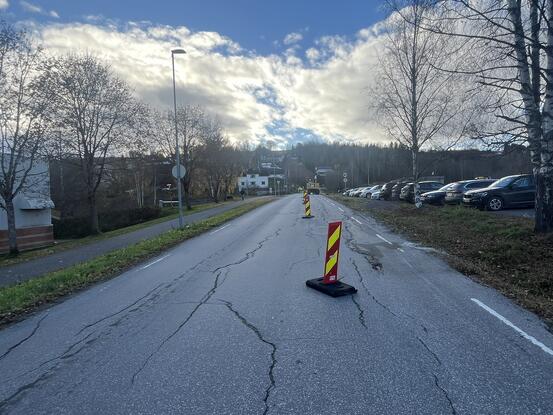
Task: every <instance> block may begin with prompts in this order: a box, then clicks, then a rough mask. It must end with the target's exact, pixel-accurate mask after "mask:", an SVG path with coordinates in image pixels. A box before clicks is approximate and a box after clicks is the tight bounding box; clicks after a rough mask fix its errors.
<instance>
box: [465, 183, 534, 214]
mask: <svg viewBox="0 0 553 415" xmlns="http://www.w3.org/2000/svg"><path fill="white" fill-rule="evenodd" d="M535 197H536V185H535V184H534V176H532V175H531V174H519V175H516V176H507V177H503V178H501V179H499V180H497V181H495V182H494V183H493V184H491V185H490V186H489V187H486V188H484V189H478V190H471V191H469V192H467V193H465V195H464V196H463V205H465V206H475V207H478V208H480V209H488V210H494V211H495V210H501V209H503V208H510V207H523V206H524V207H525V206H532V205H533V204H534V199H535Z"/></svg>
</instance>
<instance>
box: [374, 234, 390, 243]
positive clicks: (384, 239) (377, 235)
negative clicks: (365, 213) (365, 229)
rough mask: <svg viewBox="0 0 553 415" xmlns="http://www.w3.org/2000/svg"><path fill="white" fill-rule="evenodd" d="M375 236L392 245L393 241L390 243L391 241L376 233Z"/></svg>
mask: <svg viewBox="0 0 553 415" xmlns="http://www.w3.org/2000/svg"><path fill="white" fill-rule="evenodd" d="M376 237H377V238H380V239H382V240H383V241H384V242H386V243H387V244H389V245H393V243H391V242H390V241H389V240H387V239H386V238H384V237H382V236H380V235H379V234H376Z"/></svg>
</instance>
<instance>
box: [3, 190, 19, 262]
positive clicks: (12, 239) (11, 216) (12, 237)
mask: <svg viewBox="0 0 553 415" xmlns="http://www.w3.org/2000/svg"><path fill="white" fill-rule="evenodd" d="M5 202H6V215H7V217H8V246H9V248H10V255H17V254H19V248H18V247H17V229H16V227H15V208H14V206H13V200H12V199H8V200H6V201H5Z"/></svg>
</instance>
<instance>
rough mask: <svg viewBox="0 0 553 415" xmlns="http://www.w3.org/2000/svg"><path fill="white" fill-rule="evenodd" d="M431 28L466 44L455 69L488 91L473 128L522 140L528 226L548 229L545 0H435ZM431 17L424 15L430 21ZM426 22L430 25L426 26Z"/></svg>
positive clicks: (550, 48) (492, 138) (550, 42)
mask: <svg viewBox="0 0 553 415" xmlns="http://www.w3.org/2000/svg"><path fill="white" fill-rule="evenodd" d="M438 5H439V8H440V9H441V13H440V15H439V16H440V19H441V20H442V21H443V20H447V21H448V22H454V25H453V26H451V27H449V28H448V30H443V28H440V29H439V30H435V33H438V34H441V35H446V37H450V38H451V37H454V38H459V39H462V41H463V42H465V43H466V44H467V47H468V48H469V49H470V50H471V51H472V52H473V54H472V56H473V59H469V60H467V61H466V65H465V66H464V67H462V68H460V72H461V73H464V74H468V75H470V76H476V77H477V78H478V84H479V86H480V87H481V88H483V89H487V90H490V91H493V94H492V95H493V96H494V98H493V99H490V100H488V101H486V102H485V103H484V104H485V105H483V106H482V107H481V111H482V112H487V113H488V114H490V120H489V122H488V123H487V124H486V125H484V127H485V128H481V129H480V130H478V131H475V136H477V137H480V138H482V139H484V140H486V141H487V142H489V143H492V144H497V143H511V142H521V141H522V142H525V143H526V144H527V145H528V148H529V150H530V156H531V161H532V165H533V174H534V179H535V182H536V199H535V205H536V219H535V226H534V227H535V231H536V232H551V231H553V26H552V25H553V20H552V19H553V0H506V1H500V0H480V1H476V2H475V1H471V0H443V1H440V2H438ZM434 23H435V21H434V19H429V20H428V21H427V22H425V25H426V26H428V27H435V25H434ZM431 30H432V29H431Z"/></svg>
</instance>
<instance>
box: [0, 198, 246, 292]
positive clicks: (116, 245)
mask: <svg viewBox="0 0 553 415" xmlns="http://www.w3.org/2000/svg"><path fill="white" fill-rule="evenodd" d="M252 200H257V198H254V199H246V200H244V201H242V200H239V201H236V202H230V203H227V204H224V205H222V206H217V207H214V208H211V209H206V210H204V211H201V212H198V213H193V214H191V215H187V216H185V217H184V223H185V224H190V223H193V222H199V221H202V220H205V219H208V218H210V217H211V216H215V215H218V214H220V213H223V212H226V211H227V210H230V209H233V208H235V207H237V206H240V205H241V204H244V203H248V202H249V201H252ZM178 225H179V220H178V218H177V219H172V220H168V221H166V222H162V223H157V224H155V225H152V226H149V227H147V228H143V229H139V230H137V231H134V232H129V233H126V234H123V235H119V236H115V237H113V238H109V239H104V240H101V241H98V242H92V243H90V244H87V245H83V246H79V247H76V248H73V249H68V250H67V251H62V252H57V253H54V254H52V255H48V256H44V257H40V258H36V259H31V260H29V261H26V262H22V263H19V264H15V265H8V266H5V267H0V287H3V286H6V285H11V284H15V283H18V282H22V281H26V280H29V279H31V278H35V277H39V276H41V275H44V274H46V273H48V272H52V271H57V270H59V269H62V268H66V267H69V266H71V265H75V264H77V263H79V262H83V261H87V260H89V259H92V258H95V257H97V256H100V255H103V254H105V253H107V252H110V251H114V250H116V249H120V248H125V247H127V246H129V245H132V244H135V243H137V242H140V241H142V240H144V239H149V238H153V237H155V236H157V235H159V234H161V233H163V232H166V231H168V230H171V229H173V228H177V227H178Z"/></svg>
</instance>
